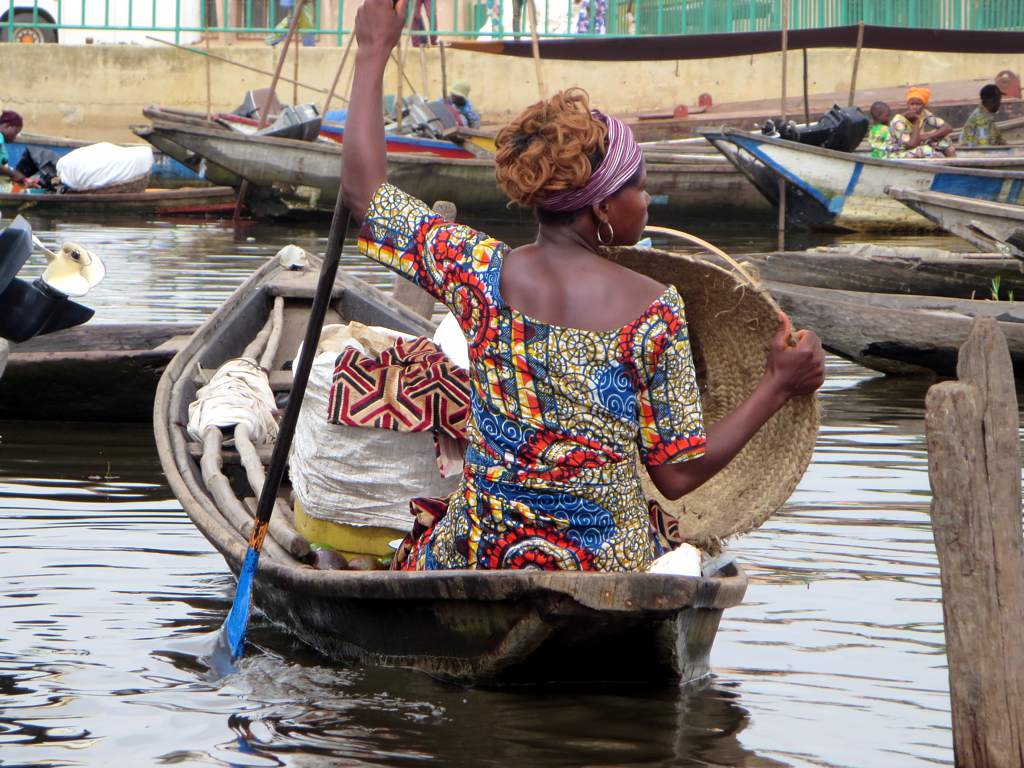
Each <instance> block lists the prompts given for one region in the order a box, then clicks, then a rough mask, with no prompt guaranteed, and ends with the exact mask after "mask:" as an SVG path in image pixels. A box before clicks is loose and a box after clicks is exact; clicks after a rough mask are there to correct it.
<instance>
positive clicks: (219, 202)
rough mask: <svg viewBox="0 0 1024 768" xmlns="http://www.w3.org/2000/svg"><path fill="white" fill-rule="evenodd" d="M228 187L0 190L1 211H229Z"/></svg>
mask: <svg viewBox="0 0 1024 768" xmlns="http://www.w3.org/2000/svg"><path fill="white" fill-rule="evenodd" d="M234 200H235V190H234V189H232V188H231V187H188V188H181V189H151V190H146V191H145V192H120V193H109V192H102V193H100V192H76V193H74V194H55V193H47V194H27V193H20V194H19V193H10V192H7V193H0V211H2V212H4V213H5V214H14V213H27V212H29V211H31V212H33V213H62V214H64V213H67V214H72V213H79V212H81V213H96V212H107V213H110V212H132V213H157V214H168V215H170V214H177V213H181V214H211V215H225V214H226V215H230V213H231V210H232V209H233V208H234Z"/></svg>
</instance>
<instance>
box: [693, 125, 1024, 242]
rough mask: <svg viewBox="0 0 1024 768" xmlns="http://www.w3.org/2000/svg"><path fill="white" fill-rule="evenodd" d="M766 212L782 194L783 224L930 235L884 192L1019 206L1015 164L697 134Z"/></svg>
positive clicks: (1022, 178)
mask: <svg viewBox="0 0 1024 768" xmlns="http://www.w3.org/2000/svg"><path fill="white" fill-rule="evenodd" d="M704 136H705V138H707V139H708V141H710V142H711V143H712V144H714V145H715V147H716V148H717V149H718V150H719V151H720V152H721V153H722V154H723V155H724V156H725V157H727V158H728V159H729V161H730V162H732V163H733V165H735V166H736V168H737V169H739V170H740V171H741V172H742V173H743V174H744V175H745V176H746V177H747V178H748V179H749V180H750V182H751V184H753V185H754V186H755V187H756V188H757V189H758V190H759V191H760V192H761V194H762V195H764V197H765V198H766V199H767V200H768V201H770V202H771V204H772V205H773V206H776V207H777V206H778V202H779V182H780V180H782V181H784V182H785V187H786V224H787V225H788V226H793V227H797V228H808V229H827V230H840V231H842V230H845V231H861V232H872V231H915V230H933V229H935V228H936V227H935V224H934V223H932V222H931V221H929V220H928V219H926V218H925V217H924V216H922V215H920V214H919V213H917V212H915V211H912V210H910V209H909V208H907V207H906V206H904V205H902V204H901V203H899V202H898V201H896V200H893V199H892V198H891V197H889V196H888V195H887V194H886V189H888V188H889V187H905V188H909V189H916V190H921V191H931V192H946V193H950V194H958V195H963V196H965V197H970V198H973V199H976V200H991V201H994V202H1002V203H1024V171H1021V170H1019V169H1020V168H1021V162H1022V160H1024V158H1022V157H1016V156H1008V157H990V158H982V159H977V158H960V159H956V158H952V159H950V158H946V159H941V160H938V159H937V160H889V159H879V158H874V157H868V156H864V155H858V154H851V153H848V152H837V151H835V150H831V149H824V148H822V147H812V146H810V145H808V144H799V143H797V142H793V141H786V140H784V139H779V138H775V137H771V136H764V135H761V134H754V133H749V132H747V131H739V130H734V129H731V128H723V129H722V130H720V131H709V132H706V133H705V134H704Z"/></svg>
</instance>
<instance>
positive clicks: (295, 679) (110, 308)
mask: <svg viewBox="0 0 1024 768" xmlns="http://www.w3.org/2000/svg"><path fill="white" fill-rule="evenodd" d="M34 223H36V222H34ZM38 226H39V229H40V234H41V236H42V238H43V240H44V242H48V243H49V242H53V241H55V240H58V239H61V238H68V239H77V240H79V241H80V242H82V243H83V244H85V245H86V246H87V247H90V248H93V249H95V250H97V252H100V253H101V254H102V255H103V256H104V257H105V258H106V261H107V264H108V267H109V269H110V277H108V279H107V281H105V282H104V283H103V284H102V285H101V286H100V288H99V289H97V291H96V292H95V293H94V294H90V296H89V298H88V301H87V303H88V304H89V305H90V306H94V307H96V308H97V310H98V313H97V319H98V320H102V321H106V322H123V321H126V320H139V319H144V320H147V321H176V320H177V321H184V320H198V319H201V318H202V317H203V316H204V315H205V314H206V313H208V312H209V311H211V310H212V309H213V308H214V307H216V306H217V305H218V304H219V302H220V301H222V300H223V298H224V296H225V295H226V294H227V293H228V292H229V291H230V290H232V289H233V288H234V287H235V286H236V285H237V284H238V283H240V282H241V281H242V280H243V279H245V277H247V276H248V275H249V274H250V273H251V271H252V270H253V269H254V268H255V266H256V265H257V264H258V263H259V262H260V261H261V260H262V259H265V258H267V257H269V256H270V255H272V254H273V253H274V252H276V250H277V249H278V248H279V247H280V246H282V245H284V244H285V243H286V242H297V243H298V244H299V245H302V246H303V247H306V248H308V249H310V250H322V247H323V243H324V240H323V238H324V236H325V234H326V232H325V229H326V228H325V227H322V228H306V229H303V228H292V229H284V228H281V227H255V228H253V229H252V230H250V233H249V234H250V236H251V237H252V238H253V239H252V240H251V241H247V242H242V243H236V242H235V241H234V240H233V239H232V235H231V231H230V229H225V228H223V227H221V226H220V225H217V224H185V225H177V226H168V225H166V224H164V223H154V222H147V221H141V222H140V221H127V222H126V221H104V222H103V224H102V226H100V225H99V224H96V225H91V224H90V223H89V222H87V221H86V222H74V223H68V222H58V223H56V224H53V223H50V222H38ZM750 242H751V244H752V245H751V247H764V243H763V238H762V239H760V240H759V239H758V238H757V237H751V238H750ZM759 243H760V245H758V244H759ZM346 258H348V259H349V261H348V262H347V263H349V264H351V265H357V264H358V265H359V270H360V274H362V275H364V276H366V277H368V278H371V279H372V280H373V281H374V282H375V283H376V284H378V285H382V286H386V285H390V277H389V276H388V275H386V273H384V272H383V271H382V270H379V269H378V268H376V267H372V266H369V267H368V266H366V265H365V264H364V263H361V262H358V261H357V260H356V258H357V257H355V256H347V257H346ZM35 266H36V267H38V266H39V265H38V264H37V265H35ZM925 387H926V385H922V384H920V383H916V382H896V381H889V380H886V379H882V378H880V377H871V376H868V375H867V374H866V373H865V372H864V371H863V370H862V369H859V368H857V367H855V366H852V365H847V364H844V363H840V362H838V361H835V360H834V359H830V362H829V382H828V386H827V388H826V390H825V392H824V394H823V397H822V400H823V405H824V411H823V428H822V432H821V435H820V437H819V441H818V445H817V448H816V451H815V453H814V457H813V460H812V464H811V467H810V469H809V471H808V473H807V476H806V477H805V478H804V480H803V482H802V483H801V484H800V487H799V488H798V489H797V491H796V493H795V494H794V496H793V498H792V500H791V503H790V504H789V505H787V507H786V508H785V509H784V510H783V511H782V512H781V513H780V514H778V515H776V516H775V517H774V518H773V519H772V520H771V521H769V523H768V524H766V525H765V526H764V527H762V528H761V529H759V530H758V531H756V532H754V533H752V534H750V535H748V536H746V537H743V538H741V539H739V540H737V541H735V542H733V544H732V549H733V551H734V552H735V553H736V554H737V556H738V557H739V559H740V561H741V562H742V563H743V564H744V566H745V567H746V568H747V570H748V572H749V574H750V576H751V585H750V589H749V590H748V593H747V598H746V600H745V602H744V604H743V605H741V606H739V607H738V608H735V609H732V610H730V611H729V612H728V613H727V614H726V616H725V617H724V620H723V623H722V626H721V629H720V632H719V637H718V640H717V642H716V645H715V650H714V654H713V661H714V664H715V669H716V676H715V678H714V679H712V680H711V681H710V683H709V684H707V685H704V686H700V687H696V688H693V689H688V690H683V691H676V690H670V691H664V690H644V689H629V688H626V689H618V690H603V689H583V690H561V689H560V690H551V691H543V692H537V691H511V692H495V691H481V690H463V689H460V688H453V687H450V686H445V685H442V684H439V683H437V682H434V681H432V680H430V679H428V678H425V677H423V676H420V675H416V674H412V673H408V672H403V671H398V670H375V669H363V668H350V667H344V666H341V667H339V666H334V665H329V664H327V663H325V661H324V660H323V659H322V658H321V657H319V656H317V655H316V654H314V653H313V652H312V651H310V650H308V649H307V648H305V647H304V646H302V645H300V644H298V643H297V641H295V640H294V639H292V638H291V637H290V636H289V635H287V634H285V633H283V632H282V631H280V630H279V629H278V628H276V627H274V626H271V625H268V624H266V623H265V622H263V621H261V620H259V619H256V620H255V621H254V624H253V626H252V629H251V633H250V638H251V640H252V642H253V648H252V649H251V650H250V652H249V654H248V655H247V658H246V659H244V660H243V662H242V663H241V666H240V671H239V672H238V674H236V675H232V676H230V677H228V678H225V679H223V680H221V681H219V682H212V681H210V680H208V679H207V676H206V675H205V670H204V669H203V667H202V665H200V664H199V663H198V662H197V661H196V659H195V658H194V657H191V656H189V654H188V653H185V652H182V650H181V647H182V642H183V640H188V639H194V640H200V639H201V638H203V637H204V636H206V635H208V634H209V633H212V632H214V631H216V630H217V628H218V627H219V626H220V624H221V622H222V621H223V619H224V616H225V614H226V612H227V609H228V606H229V604H230V600H231V597H232V582H231V579H230V577H229V575H228V572H227V569H226V567H225V565H224V562H223V560H222V559H221V558H220V557H219V556H218V555H217V554H216V553H214V552H213V550H212V549H211V547H210V546H209V545H208V544H207V543H206V541H205V540H204V539H203V538H202V537H201V535H200V534H199V533H198V532H197V531H196V530H195V528H194V527H193V526H192V525H191V524H190V523H189V522H188V520H187V518H186V517H185V515H184V514H183V513H182V512H181V510H180V508H179V506H178V504H177V502H176V500H175V499H174V498H173V496H172V495H171V493H170V491H169V490H168V488H167V486H166V484H165V482H164V479H163V476H162V474H161V472H160V467H159V462H158V460H157V458H156V455H155V451H154V448H153V444H152V436H151V432H150V430H149V429H148V428H147V427H145V426H119V425H100V426H75V425H39V424H19V423H4V424H0V436H2V438H0V457H2V459H3V460H2V461H0V518H2V524H0V577H2V578H0V626H2V627H3V631H2V632H0V695H3V696H4V699H5V701H4V705H3V710H2V712H0V761H2V762H4V763H5V764H6V763H17V764H36V765H112V764H117V763H119V762H120V763H127V764H133V765H134V764H138V765H143V764H145V765H153V764H181V765H225V766H227V765H253V766H263V765H268V766H270V765H295V766H318V765H324V766H326V765H388V766H398V765H413V764H422V763H424V762H426V761H433V762H434V763H437V764H441V765H449V764H451V765H459V764H462V765H482V766H490V765H494V766H497V765H501V766H505V765H508V764H514V763H516V762H521V763H528V764H533V765H538V766H561V765H566V764H579V765H595V766H596V765H602V766H603V765H607V766H613V765H615V766H622V765H637V766H639V765H644V766H647V765H664V766H712V765H714V766H726V765H728V766H777V765H798V766H855V767H857V768H860V767H861V766H872V767H874V766H895V767H898V768H905V767H908V766H925V765H934V764H949V763H950V762H951V758H952V754H951V749H950V732H949V712H948V707H949V702H948V693H947V681H946V670H945V655H944V651H943V635H942V612H941V603H940V591H939V584H938V572H937V567H936V563H935V553H934V548H933V546H932V541H931V535H930V529H929V525H928V514H927V505H928V480H927V464H926V457H925V449H924V441H923V428H922V401H923V396H924V392H925ZM614 652H615V649H609V653H610V654H612V653H614ZM610 662H611V660H610Z"/></svg>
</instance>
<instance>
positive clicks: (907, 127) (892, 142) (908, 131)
mask: <svg viewBox="0 0 1024 768" xmlns="http://www.w3.org/2000/svg"><path fill="white" fill-rule="evenodd" d="M920 119H922V120H924V126H923V127H922V128H921V131H922V133H932V132H933V131H937V130H939V128H941V127H942V126H944V125H945V124H946V121H945V120H943V119H942V118H941V117H939V116H938V115H936V114H933V113H931V112H929V111H928V110H927V109H925V110H923V111H922V116H921V118H920ZM913 132H914V125H913V123H911V122H910V119H909V118H907V117H906V116H905V115H893V118H892V120H890V121H889V136H890V139H889V152H888V156H889V157H897V158H915V157H937V156H938V155H941V154H944V152H945V150H947V149H949V148H950V147H952V146H953V142H951V141H950V140H949V136H943V137H942V138H941V139H939V140H938V141H936V142H934V143H932V144H918V145H917V146H916V147H911V146H910V137H911V135H912V134H913Z"/></svg>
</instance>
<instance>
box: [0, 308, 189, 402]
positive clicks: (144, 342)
mask: <svg viewBox="0 0 1024 768" xmlns="http://www.w3.org/2000/svg"><path fill="white" fill-rule="evenodd" d="M194 330H195V326H192V325H178V324H170V323H168V324H157V323H146V324H118V325H104V324H96V323H90V324H88V325H81V326H78V327H76V328H70V329H68V330H65V331H57V332H56V333H50V334H47V335H45V336H37V337H36V338H34V339H31V340H30V341H27V342H24V343H22V344H14V345H12V346H11V348H10V353H9V355H8V356H7V370H6V373H5V375H4V376H3V378H0V419H17V420H22V421H135V422H144V421H149V420H150V419H151V418H152V416H153V398H154V395H155V393H156V386H157V383H158V382H159V381H160V375H161V374H162V373H163V371H164V368H166V367H167V364H168V363H169V362H170V361H171V358H172V357H174V354H175V352H176V351H177V350H178V349H180V347H181V344H182V343H183V342H184V340H185V339H186V338H188V336H190V335H191V333H192V332H193V331H194Z"/></svg>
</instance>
